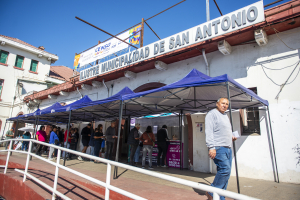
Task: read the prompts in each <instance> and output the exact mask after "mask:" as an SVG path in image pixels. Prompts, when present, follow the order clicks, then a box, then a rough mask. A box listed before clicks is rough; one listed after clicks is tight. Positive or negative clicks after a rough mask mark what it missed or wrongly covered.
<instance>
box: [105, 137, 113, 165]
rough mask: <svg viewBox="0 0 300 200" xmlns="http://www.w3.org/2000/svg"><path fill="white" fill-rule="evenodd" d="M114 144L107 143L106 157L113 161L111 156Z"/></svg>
mask: <svg viewBox="0 0 300 200" xmlns="http://www.w3.org/2000/svg"><path fill="white" fill-rule="evenodd" d="M113 147H114V143H113V142H108V141H106V155H105V158H106V159H108V160H111V154H112V151H113Z"/></svg>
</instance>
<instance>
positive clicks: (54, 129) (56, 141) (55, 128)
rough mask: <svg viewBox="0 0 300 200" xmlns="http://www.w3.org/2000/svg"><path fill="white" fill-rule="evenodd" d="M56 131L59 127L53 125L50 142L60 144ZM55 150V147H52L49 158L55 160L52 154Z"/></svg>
mask: <svg viewBox="0 0 300 200" xmlns="http://www.w3.org/2000/svg"><path fill="white" fill-rule="evenodd" d="M56 131H57V127H56V126H53V127H52V132H51V133H50V141H49V144H54V145H59V138H58V136H57V135H56ZM54 150H55V149H54V148H53V147H50V152H49V157H48V160H53V158H52V155H53V152H54Z"/></svg>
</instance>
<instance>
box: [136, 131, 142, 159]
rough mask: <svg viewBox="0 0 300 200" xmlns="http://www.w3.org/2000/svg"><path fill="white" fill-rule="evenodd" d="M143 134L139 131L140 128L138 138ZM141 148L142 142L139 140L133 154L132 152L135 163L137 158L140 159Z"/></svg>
mask: <svg viewBox="0 0 300 200" xmlns="http://www.w3.org/2000/svg"><path fill="white" fill-rule="evenodd" d="M142 135H143V133H142V132H141V130H139V138H140V137H141V136H142ZM141 148H143V142H142V141H140V140H139V145H138V147H137V149H136V151H135V154H134V162H135V165H136V164H137V163H138V162H139V159H140V151H141Z"/></svg>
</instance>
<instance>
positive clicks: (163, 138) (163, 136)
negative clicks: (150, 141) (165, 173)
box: [157, 125, 169, 167]
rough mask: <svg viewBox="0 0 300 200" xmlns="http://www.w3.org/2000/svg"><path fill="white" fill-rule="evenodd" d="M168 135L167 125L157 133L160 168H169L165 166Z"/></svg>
mask: <svg viewBox="0 0 300 200" xmlns="http://www.w3.org/2000/svg"><path fill="white" fill-rule="evenodd" d="M167 140H169V138H168V133H167V125H163V126H162V128H161V129H159V130H158V132H157V147H158V155H157V166H158V167H167V166H166V165H165V160H166V155H167V150H168V144H167ZM161 154H162V162H163V163H162V164H163V165H161V164H160V156H161Z"/></svg>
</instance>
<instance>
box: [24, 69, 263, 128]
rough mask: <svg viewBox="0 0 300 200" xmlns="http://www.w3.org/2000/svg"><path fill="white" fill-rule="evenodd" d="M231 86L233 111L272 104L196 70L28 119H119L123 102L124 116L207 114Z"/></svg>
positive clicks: (224, 78) (223, 78)
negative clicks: (149, 86) (157, 85)
mask: <svg viewBox="0 0 300 200" xmlns="http://www.w3.org/2000/svg"><path fill="white" fill-rule="evenodd" d="M227 83H228V89H229V93H230V99H231V107H232V109H241V108H247V107H259V106H267V105H268V101H266V100H264V99H262V98H260V97H259V96H257V95H256V94H255V93H254V92H252V91H251V90H249V89H247V88H245V87H244V86H242V85H241V84H239V83H237V82H236V81H234V80H233V79H232V78H230V77H229V76H228V75H227V74H224V75H222V76H217V77H209V76H207V75H205V74H203V73H201V72H199V71H198V70H196V69H193V70H192V71H191V72H190V73H189V74H188V75H186V76H185V77H184V78H182V79H181V80H179V81H177V82H175V83H172V84H169V85H166V86H163V87H160V88H157V89H153V90H148V91H144V92H139V93H134V92H133V91H132V90H130V89H129V88H128V87H125V88H123V89H122V90H121V91H120V92H118V93H117V94H115V95H113V96H111V97H108V98H106V99H102V100H97V101H91V99H90V98H89V97H88V96H85V97H83V98H82V99H80V100H78V101H75V102H73V103H71V104H69V105H66V106H61V105H60V104H59V103H55V104H53V105H52V106H50V107H48V108H45V109H43V110H40V111H39V112H38V111H36V112H35V114H33V113H31V114H28V115H27V117H26V116H22V117H21V116H20V117H19V119H20V118H24V119H31V120H32V119H33V117H34V116H35V115H38V116H39V118H40V120H44V121H45V122H46V121H48V122H62V123H67V122H68V118H69V111H72V115H71V122H78V121H93V120H96V121H97V120H98V121H99V120H105V119H113V118H117V117H119V111H120V103H121V101H124V106H123V115H124V116H129V115H130V116H131V117H142V116H147V115H153V114H160V113H179V112H180V111H184V112H187V113H196V112H207V111H209V110H211V109H213V108H215V104H216V102H217V100H218V99H219V98H220V97H228V95H227Z"/></svg>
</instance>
